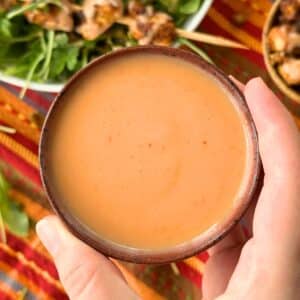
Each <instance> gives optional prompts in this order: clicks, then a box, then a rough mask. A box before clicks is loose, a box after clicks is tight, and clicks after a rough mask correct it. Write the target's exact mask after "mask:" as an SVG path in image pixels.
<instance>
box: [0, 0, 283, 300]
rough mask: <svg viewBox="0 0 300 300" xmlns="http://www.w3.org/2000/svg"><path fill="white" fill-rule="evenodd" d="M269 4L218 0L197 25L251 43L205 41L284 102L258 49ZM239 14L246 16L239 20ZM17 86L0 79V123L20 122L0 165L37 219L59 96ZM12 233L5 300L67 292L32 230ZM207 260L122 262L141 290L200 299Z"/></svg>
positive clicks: (220, 58)
mask: <svg viewBox="0 0 300 300" xmlns="http://www.w3.org/2000/svg"><path fill="white" fill-rule="evenodd" d="M270 6H271V2H270V1H268V0H256V1H255V0H252V1H251V0H234V1H232V0H215V2H214V5H213V7H212V8H211V9H210V11H209V13H208V16H207V17H206V18H205V20H204V22H203V23H202V24H201V26H200V30H202V31H207V32H210V33H213V34H216V35H221V36H224V37H228V38H231V39H236V40H238V41H240V42H242V43H244V44H246V45H247V46H248V47H249V48H251V49H252V50H251V51H248V50H247V51H246V50H232V49H223V48H219V47H212V46H207V45H201V46H202V47H203V48H204V49H205V50H206V51H207V53H208V54H209V56H210V57H211V58H212V59H213V61H214V62H215V63H216V65H218V66H219V67H220V68H222V69H223V70H224V71H225V72H226V73H227V74H231V75H233V76H234V77H236V78H237V79H239V80H241V81H242V82H246V81H247V80H248V79H249V78H251V77H254V76H261V77H263V78H264V79H265V80H266V81H267V83H268V84H270V85H271V86H272V87H273V89H274V91H275V92H276V93H277V94H278V95H279V96H280V98H281V99H283V101H287V100H286V99H284V97H283V96H282V95H281V94H280V93H279V91H277V90H276V89H275V88H274V86H273V85H272V83H271V81H270V79H269V77H268V76H267V73H266V71H265V68H264V63H263V58H262V55H261V32H262V26H263V24H264V20H265V17H266V15H267V12H268V10H269V9H270ZM238 19H240V20H241V19H242V20H243V22H242V23H241V22H240V23H239V24H237V20H238ZM1 86H2V87H1ZM4 88H5V89H4ZM18 92H19V88H17V87H15V86H11V85H7V84H4V83H0V124H4V125H9V126H11V127H14V128H16V129H17V133H16V134H14V135H6V134H4V133H0V167H1V169H2V170H3V171H4V172H5V174H6V176H7V178H9V181H10V182H11V183H12V185H13V190H12V197H13V198H14V199H15V200H16V201H18V202H20V203H21V204H22V205H23V206H24V208H25V210H26V211H27V213H28V215H29V216H30V218H31V220H32V221H33V223H35V222H36V221H38V220H39V219H41V218H42V217H43V216H46V215H47V214H49V213H50V211H49V207H48V205H47V201H46V199H45V195H44V193H43V190H42V187H41V181H40V177H39V163H38V159H37V152H38V141H39V136H40V125H41V121H42V120H41V118H40V117H39V115H40V114H41V115H44V114H45V113H46V112H47V110H48V109H49V106H50V103H51V100H52V99H53V97H54V95H53V94H45V93H43V94H42V93H38V92H34V91H28V92H27V94H26V97H25V99H24V101H20V100H19V99H18V98H17V97H15V96H13V95H17V94H18ZM7 236H8V242H7V244H0V300H1V299H3V300H4V299H7V300H12V299H19V298H18V297H20V293H21V291H22V290H24V288H26V290H27V293H26V296H25V298H24V299H57V300H60V299H68V298H67V296H66V295H65V293H64V290H63V287H62V285H61V283H60V282H59V280H58V275H57V272H56V269H55V266H54V265H53V263H52V260H51V258H50V257H49V255H48V253H47V252H46V250H45V249H44V248H43V246H42V245H41V243H40V241H39V240H38V238H37V236H36V235H35V232H34V229H31V231H30V234H29V236H28V237H27V238H26V239H24V238H20V237H16V236H14V235H13V234H11V233H10V232H7ZM207 259H208V255H207V254H206V253H201V254H199V255H198V256H197V257H196V258H192V259H188V260H186V261H184V262H179V263H177V268H178V270H179V272H180V274H181V276H176V275H174V272H173V271H172V269H171V267H170V266H160V267H153V266H141V265H139V266H136V265H133V264H126V265H125V267H126V268H127V270H128V271H129V272H131V273H130V274H134V276H135V278H138V281H135V282H133V283H132V282H131V283H132V284H133V285H135V288H136V290H139V291H141V290H142V289H139V288H140V287H141V286H140V284H141V282H144V283H145V284H146V286H149V287H151V288H152V289H154V290H156V291H157V292H159V293H160V294H161V295H163V296H164V297H165V299H185V300H187V299H201V278H202V277H201V273H202V271H203V268H204V264H205V262H206V260H207ZM149 295H150V294H149ZM151 295H152V296H148V297H147V299H146V298H145V299H146V300H150V299H158V298H155V293H153V294H151ZM151 297H152V298H151Z"/></svg>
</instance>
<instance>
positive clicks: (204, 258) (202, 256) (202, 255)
mask: <svg viewBox="0 0 300 300" xmlns="http://www.w3.org/2000/svg"><path fill="white" fill-rule="evenodd" d="M197 257H198V258H199V259H200V260H201V261H203V262H207V261H208V259H209V255H208V253H207V252H206V251H205V252H201V253H199V254H198V255H197Z"/></svg>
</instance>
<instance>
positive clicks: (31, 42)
mask: <svg viewBox="0 0 300 300" xmlns="http://www.w3.org/2000/svg"><path fill="white" fill-rule="evenodd" d="M61 1H62V0H32V1H27V2H26V3H25V2H24V0H16V4H15V5H13V7H11V8H10V9H8V10H4V9H3V10H2V11H1V5H0V71H1V72H3V73H5V74H7V75H11V76H16V77H20V78H24V79H26V80H27V81H28V82H29V81H36V82H64V81H66V80H67V79H68V78H69V77H70V76H71V75H72V74H73V73H75V72H76V71H77V70H79V69H81V68H82V67H84V66H85V65H86V64H87V63H88V62H89V61H91V60H92V59H94V58H96V57H98V56H100V55H102V54H105V53H107V52H109V51H113V50H115V49H119V48H122V47H127V46H134V45H137V41H136V40H135V39H134V38H133V37H132V36H131V35H130V32H129V30H128V28H127V26H124V25H120V24H116V23H115V24H113V25H112V26H111V27H110V28H109V29H108V30H107V31H105V32H104V33H103V34H101V35H100V36H99V37H98V38H97V39H95V40H85V39H84V38H83V37H82V36H80V35H79V34H77V33H76V32H62V31H56V30H48V29H45V28H42V27H41V26H39V25H36V24H32V23H29V22H28V20H27V18H26V16H25V15H24V13H25V12H28V11H31V10H36V9H38V10H41V11H43V10H47V9H48V6H49V5H52V6H53V5H54V6H57V7H59V6H60V5H61V3H62V2H61ZM75 2H76V3H75ZM81 2H82V1H72V3H74V4H81ZM127 2H128V0H123V4H124V7H126V5H127ZM141 2H142V3H143V4H144V5H146V4H147V5H148V4H150V5H152V6H153V7H154V9H155V10H158V11H163V12H166V13H167V14H168V15H170V16H171V17H172V19H173V21H174V23H175V25H176V26H180V25H181V24H182V23H183V22H184V21H185V20H186V19H187V17H188V16H190V15H191V14H193V13H195V12H196V11H197V10H198V9H199V7H200V6H201V4H202V0H142V1H141ZM125 13H126V10H125ZM178 41H179V42H180V43H182V44H185V45H186V46H188V47H190V48H191V49H193V50H195V49H196V50H197V47H196V46H195V45H194V44H192V43H191V42H188V43H187V42H186V41H185V40H183V39H179V40H178ZM196 52H198V53H199V54H200V53H201V54H203V53H202V51H201V50H200V49H199V51H196Z"/></svg>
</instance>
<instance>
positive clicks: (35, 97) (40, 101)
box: [9, 84, 51, 110]
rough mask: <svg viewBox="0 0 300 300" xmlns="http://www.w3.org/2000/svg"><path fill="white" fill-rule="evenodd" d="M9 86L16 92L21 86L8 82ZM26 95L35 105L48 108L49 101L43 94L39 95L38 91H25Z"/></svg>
mask: <svg viewBox="0 0 300 300" xmlns="http://www.w3.org/2000/svg"><path fill="white" fill-rule="evenodd" d="M9 86H10V87H12V88H13V89H14V90H16V91H17V92H18V93H19V92H20V91H21V88H20V87H18V86H15V85H12V84H10V85H9ZM26 96H27V97H29V98H30V100H31V101H32V102H33V103H35V104H36V105H38V106H40V107H42V108H43V109H45V110H48V109H49V107H50V105H51V102H50V101H48V100H46V99H45V98H44V97H43V96H41V95H40V94H39V93H37V92H34V91H32V90H27V91H26Z"/></svg>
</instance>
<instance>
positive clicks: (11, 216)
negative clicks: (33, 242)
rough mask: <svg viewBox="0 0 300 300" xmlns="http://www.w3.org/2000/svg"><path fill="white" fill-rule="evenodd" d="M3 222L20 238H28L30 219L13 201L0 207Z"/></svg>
mask: <svg viewBox="0 0 300 300" xmlns="http://www.w3.org/2000/svg"><path fill="white" fill-rule="evenodd" d="M0 209H1V213H2V217H3V221H4V223H5V224H6V226H7V227H8V229H9V230H10V231H11V232H13V233H14V234H15V235H18V236H23V237H24V236H27V235H28V232H29V219H28V216H27V215H26V213H25V212H23V211H22V210H21V208H20V207H19V206H17V205H16V204H15V203H14V202H12V200H10V201H9V202H8V201H7V202H5V203H4V204H3V205H1V207H0Z"/></svg>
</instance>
